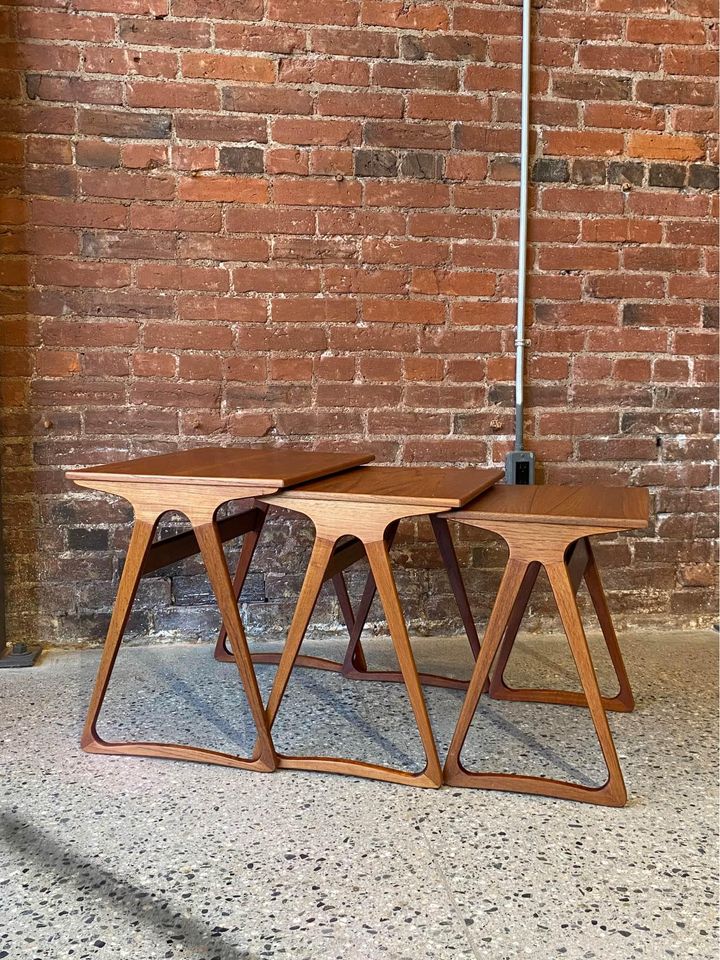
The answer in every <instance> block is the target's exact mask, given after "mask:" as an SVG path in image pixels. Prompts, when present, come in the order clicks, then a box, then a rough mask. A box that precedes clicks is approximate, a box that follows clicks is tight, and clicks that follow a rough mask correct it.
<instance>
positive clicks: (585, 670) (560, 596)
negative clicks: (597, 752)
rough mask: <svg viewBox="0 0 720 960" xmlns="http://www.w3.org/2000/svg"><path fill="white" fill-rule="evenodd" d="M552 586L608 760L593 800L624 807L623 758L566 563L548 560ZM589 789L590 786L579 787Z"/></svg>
mask: <svg viewBox="0 0 720 960" xmlns="http://www.w3.org/2000/svg"><path fill="white" fill-rule="evenodd" d="M545 569H546V570H547V574H548V577H549V579H550V586H551V587H552V592H553V595H554V597H555V602H556V603H557V605H558V610H559V611H560V619H561V620H562V623H563V628H564V629H565V634H566V636H567V638H568V643H569V644H570V650H571V651H572V655H573V659H574V660H575V665H576V667H577V670H578V673H579V675H580V682H581V683H582V687H583V690H584V692H585V696H586V698H587V703H588V709H589V710H590V716H591V717H592V721H593V725H594V727H595V731H596V733H597V736H598V740H599V741H600V749H601V750H602V754H603V757H604V758H605V764H606V766H607V769H608V779H607V781H606V782H605V784H604V785H603V786H602V787H599V788H596V789H592V788H591V789H590V794H591V795H592V798H593V800H594V802H596V803H604V804H607V805H608V806H613V807H622V806H623V805H624V804H625V802H626V801H627V791H626V789H625V781H624V780H623V775H622V770H621V769H620V761H619V760H618V755H617V751H616V750H615V743H614V741H613V737H612V732H611V731H610V725H609V724H608V719H607V716H606V714H605V708H604V707H603V702H602V696H601V695H600V687H599V686H598V681H597V677H596V675H595V668H594V667H593V662H592V657H591V656H590V649H589V647H588V642H587V638H586V636H585V630H584V629H583V625H582V620H581V618H580V611H579V610H578V606H577V601H576V599H575V592H574V590H573V587H572V583H571V582H570V578H569V577H568V572H567V568H566V566H565V564H564V563H555V564H551V563H549V564H547V565H546V567H545ZM576 789H581V790H587V789H588V788H582V787H581V788H576Z"/></svg>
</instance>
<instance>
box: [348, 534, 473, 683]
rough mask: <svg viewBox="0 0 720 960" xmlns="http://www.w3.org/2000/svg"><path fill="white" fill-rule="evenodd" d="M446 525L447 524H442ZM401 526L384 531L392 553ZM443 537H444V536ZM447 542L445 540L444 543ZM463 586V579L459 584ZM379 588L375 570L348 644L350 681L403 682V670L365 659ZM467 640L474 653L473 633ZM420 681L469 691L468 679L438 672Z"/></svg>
mask: <svg viewBox="0 0 720 960" xmlns="http://www.w3.org/2000/svg"><path fill="white" fill-rule="evenodd" d="M435 519H436V518H435V517H434V516H431V517H430V520H431V521H433V522H434V521H435ZM441 523H442V524H443V525H444V521H441ZM397 528H398V523H391V524H390V526H389V527H388V529H387V531H386V532H385V538H384V540H385V544H386V548H387V550H390V548H391V547H392V544H393V541H394V539H395V535H396V533H397ZM445 535H446V537H447V538H448V539H449V538H450V532H449V531H448V530H447V528H446V529H445ZM440 536H441V537H442V536H443V534H442V533H441V534H440ZM443 542H446V541H443ZM450 549H451V551H452V554H453V557H455V553H454V551H453V550H452V541H451V540H450ZM455 564H456V567H457V557H455ZM457 572H458V577H459V573H460V571H459V568H457ZM459 582H460V583H461V584H462V579H460V581H459ZM462 591H463V594H464V596H465V600H466V601H467V594H465V593H464V587H463V588H462ZM375 593H376V586H375V580H374V578H373V575H372V571H371V572H370V573H369V574H368V578H367V580H366V582H365V590H364V591H363V595H362V599H361V600H360V604H359V605H358V609H357V613H356V614H355V617H354V622H353V627H352V629H351V631H350V643H349V644H348V648H347V651H346V653H345V659H344V661H343V665H342V671H341V672H342V675H343V676H344V677H347V678H348V680H367V681H380V682H382V683H404V682H405V681H404V677H403V674H402V671H400V670H368V668H367V663H366V661H365V656H364V654H363V650H362V646H361V644H360V637H361V636H362V632H363V629H364V627H365V623H366V621H367V618H368V614H369V613H370V607H371V606H372V602H373V600H374V599H375ZM458 602H459V604H462V599H460V600H459V601H458ZM466 609H467V611H468V617H469V619H467V620H466V619H465V618H463V622H464V623H465V625H466V628H467V624H468V623H470V624H472V627H471V630H472V631H473V632H474V636H475V639H476V642H477V645H478V649H479V641H478V640H477V632H475V625H474V623H472V614H470V613H469V609H470V608H469V606H467V607H466ZM468 639H469V640H470V646H471V648H472V649H473V653H475V648H474V646H473V640H472V636H471V634H470V633H468ZM419 677H420V682H421V683H423V684H427V685H428V686H431V687H447V688H451V689H454V690H466V689H467V680H456V679H455V678H454V677H444V676H441V675H438V674H435V673H421V674H419Z"/></svg>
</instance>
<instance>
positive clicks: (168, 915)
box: [0, 808, 257, 960]
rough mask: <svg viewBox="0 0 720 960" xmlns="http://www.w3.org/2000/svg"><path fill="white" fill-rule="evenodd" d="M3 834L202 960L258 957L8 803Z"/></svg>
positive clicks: (43, 865) (49, 868) (47, 868)
mask: <svg viewBox="0 0 720 960" xmlns="http://www.w3.org/2000/svg"><path fill="white" fill-rule="evenodd" d="M0 838H1V839H2V840H3V841H4V842H5V843H6V844H8V846H11V847H13V848H15V849H16V850H18V851H19V852H21V853H22V854H23V857H24V858H25V859H26V860H29V861H32V862H34V863H35V865H36V866H37V867H39V868H40V869H41V870H42V871H43V872H44V873H47V872H50V873H52V874H54V875H55V876H56V877H57V878H58V880H59V881H60V882H62V883H68V882H70V883H72V884H73V885H74V886H75V887H76V888H77V890H78V891H79V892H81V893H84V894H87V893H88V892H92V893H93V894H94V895H95V896H98V897H104V898H105V900H107V901H108V902H109V904H110V906H111V907H112V908H113V909H115V910H118V909H120V910H123V911H124V912H125V913H127V914H128V916H130V917H132V918H133V919H137V920H138V921H140V922H141V923H143V924H144V925H145V926H148V927H154V928H155V930H156V931H157V932H158V934H160V935H162V936H166V937H168V938H173V939H174V940H176V941H177V946H178V948H179V949H181V948H182V949H187V950H189V951H190V953H191V955H192V956H195V957H197V958H198V960H257V955H255V956H253V955H252V954H250V953H247V952H246V951H244V950H241V949H238V948H237V947H234V946H233V945H232V944H229V943H224V942H223V941H222V939H220V936H219V931H218V930H217V928H216V929H215V930H213V929H212V928H210V927H208V926H206V925H205V924H203V923H202V922H200V921H197V920H194V919H193V918H192V917H183V916H182V915H181V914H180V913H179V912H178V911H177V909H176V908H174V906H173V905H172V904H171V903H170V902H169V901H168V900H164V899H162V898H161V897H159V896H157V895H156V894H154V893H153V892H152V891H150V890H146V889H145V888H143V887H141V886H139V885H137V884H134V883H132V882H130V881H128V880H125V879H122V878H120V877H117V876H116V875H115V874H114V873H112V872H111V871H110V870H108V869H107V868H106V867H103V866H102V865H101V864H99V863H96V862H95V861H93V860H91V859H88V858H84V857H82V856H79V855H78V854H77V853H74V852H73V851H72V850H71V849H70V847H69V846H66V845H64V844H62V843H60V842H58V841H57V840H56V839H55V838H54V837H52V836H51V835H50V834H48V833H46V832H44V831H43V830H40V829H39V828H38V827H36V826H35V825H34V824H32V823H28V822H27V821H25V820H23V819H21V818H20V817H18V816H16V815H15V814H14V813H12V812H11V811H9V810H8V809H6V808H5V809H0Z"/></svg>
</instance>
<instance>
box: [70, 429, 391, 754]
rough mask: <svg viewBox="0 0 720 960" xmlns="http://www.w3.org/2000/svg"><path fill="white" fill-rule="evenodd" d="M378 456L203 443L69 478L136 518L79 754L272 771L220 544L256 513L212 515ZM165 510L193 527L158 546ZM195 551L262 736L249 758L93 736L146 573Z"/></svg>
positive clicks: (247, 528)
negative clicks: (117, 500)
mask: <svg viewBox="0 0 720 960" xmlns="http://www.w3.org/2000/svg"><path fill="white" fill-rule="evenodd" d="M372 459H373V458H372V456H369V455H346V454H334V453H319V452H317V453H316V452H312V451H301V450H283V449H278V450H273V449H248V448H245V449H243V448H235V449H224V448H218V447H205V448H200V449H196V450H188V451H184V452H179V453H171V454H165V455H161V456H152V457H144V458H141V459H137V460H130V461H127V462H123V463H113V464H108V465H105V466H98V467H88V468H85V469H82V470H70V471H68V472H67V474H66V476H67V477H68V479H70V480H73V481H74V482H75V483H76V484H78V485H79V486H81V487H89V488H90V489H93V490H102V491H105V492H106V493H111V494H114V495H116V496H119V497H123V498H124V499H125V500H128V501H129V502H130V503H131V504H132V506H133V510H134V515H135V522H134V525H133V531H132V536H131V538H130V545H129V547H128V552H127V557H126V560H125V565H124V567H123V571H122V575H121V577H120V584H119V586H118V592H117V597H116V600H115V605H114V608H113V613H112V617H111V620H110V626H109V628H108V633H107V638H106V640H105V647H104V650H103V655H102V659H101V661H100V667H99V670H98V675H97V680H96V682H95V687H94V690H93V693H92V697H91V700H90V706H89V709H88V716H87V720H86V723H85V727H84V729H83V733H82V739H81V743H82V746H83V749H85V750H87V751H88V752H90V753H106V754H124V755H130V756H141V757H165V758H173V759H177V760H198V761H204V762H206V763H215V764H221V765H224V766H231V767H240V768H241V769H251V770H262V771H269V770H274V769H275V767H276V757H275V750H274V748H273V743H272V737H271V734H270V727H269V725H268V722H267V719H266V714H265V709H264V707H263V703H262V699H261V696H260V691H259V689H258V685H257V680H256V677H255V672H254V670H253V666H252V662H251V660H250V652H249V650H248V645H247V640H246V638H245V631H244V629H243V625H242V620H241V619H240V613H239V611H238V607H237V604H236V602H235V594H234V592H233V586H232V581H231V578H230V573H229V571H228V568H227V563H226V560H225V554H224V551H223V548H222V544H223V542H225V541H226V540H230V539H232V538H234V537H237V536H240V535H242V534H244V533H248V532H250V533H252V530H253V526H254V524H255V523H256V514H255V511H254V510H253V509H250V510H245V511H243V512H241V513H238V514H235V515H234V516H230V517H228V518H226V519H224V520H219V521H218V520H217V519H216V513H217V510H218V508H219V507H221V506H222V505H223V504H225V503H227V502H228V501H230V500H245V499H247V498H255V497H260V496H267V495H268V494H273V493H275V492H276V491H278V490H283V489H286V488H288V487H291V486H293V485H295V484H299V483H303V482H306V481H307V480H310V479H314V478H316V477H322V476H327V475H328V474H333V473H336V472H339V471H343V470H348V469H351V468H353V467H356V466H358V465H360V464H363V463H367V462H368V461H370V460H372ZM168 511H173V512H179V513H182V514H184V515H185V516H186V517H187V518H188V520H189V521H190V523H191V524H192V530H191V531H188V532H187V533H181V534H178V535H177V536H173V537H167V538H165V539H164V540H160V541H158V542H157V543H153V537H154V535H155V530H156V528H157V524H158V521H159V519H160V517H162V515H163V514H164V513H167V512H168ZM197 553H200V554H201V555H202V558H203V561H204V563H205V567H206V569H207V573H208V577H209V579H210V583H211V586H212V589H213V592H214V594H215V599H216V601H217V604H218V607H219V608H220V612H221V615H222V618H223V623H224V624H225V626H226V628H227V630H228V634H229V637H230V642H231V644H232V651H233V656H234V659H235V663H236V665H237V668H238V672H239V674H240V679H241V682H242V685H243V688H244V690H245V694H246V696H247V699H248V703H249V706H250V711H251V713H252V717H253V720H254V723H255V727H256V730H257V737H258V739H257V743H256V746H255V751H254V753H253V756H252V757H250V758H244V757H239V756H235V755H234V754H229V753H223V752H221V751H218V750H210V749H205V748H202V747H194V746H185V745H182V744H168V743H154V742H147V743H146V742H107V741H105V740H103V739H102V738H101V737H100V736H99V734H98V732H97V720H98V716H99V714H100V710H101V708H102V704H103V700H104V699H105V694H106V692H107V688H108V684H109V682H110V677H111V675H112V671H113V667H114V665H115V659H116V657H117V654H118V650H119V647H120V642H121V640H122V637H123V633H124V631H125V627H126V625H127V621H128V618H129V616H130V611H131V609H132V605H133V601H134V599H135V594H136V592H137V588H138V584H139V582H140V579H141V577H142V576H143V575H145V574H147V573H150V572H152V571H154V570H158V569H160V568H161V567H164V566H167V565H168V564H170V563H174V562H176V561H177V560H182V559H185V558H186V557H191V556H194V555H195V554H197Z"/></svg>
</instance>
